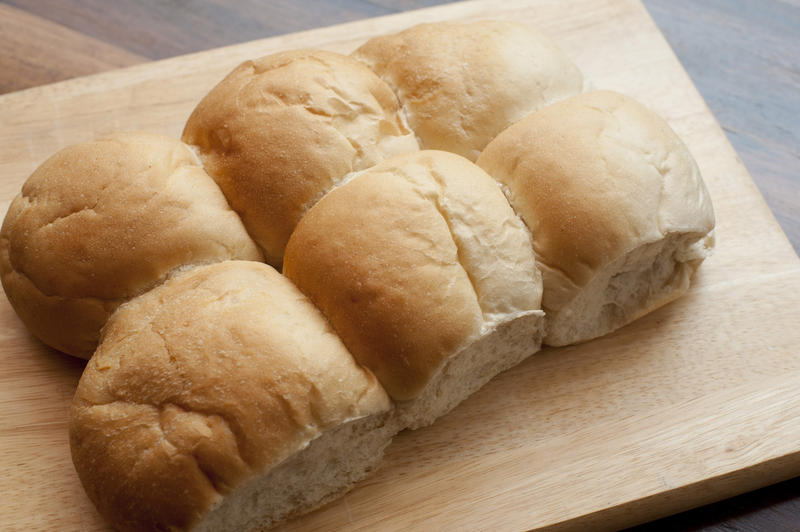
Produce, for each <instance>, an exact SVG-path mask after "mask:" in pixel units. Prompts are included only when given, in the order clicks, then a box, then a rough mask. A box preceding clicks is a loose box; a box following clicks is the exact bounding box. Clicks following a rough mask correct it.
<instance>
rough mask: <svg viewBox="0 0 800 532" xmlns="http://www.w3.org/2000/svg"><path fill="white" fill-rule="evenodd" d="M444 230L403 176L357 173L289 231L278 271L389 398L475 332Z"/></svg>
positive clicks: (402, 395) (470, 302)
mask: <svg viewBox="0 0 800 532" xmlns="http://www.w3.org/2000/svg"><path fill="white" fill-rule="evenodd" d="M457 254H458V250H457V248H456V246H455V244H454V243H453V240H452V238H451V236H450V231H449V229H448V227H447V223H446V221H445V220H444V218H443V217H442V216H441V214H440V213H439V212H438V211H437V210H436V207H435V206H434V205H433V204H431V202H429V201H428V200H427V199H425V198H424V197H421V195H420V193H419V192H418V191H417V190H415V189H414V187H413V186H412V185H411V184H410V183H408V182H407V181H405V180H403V179H396V178H395V179H392V178H391V176H390V175H388V174H383V173H374V172H371V171H367V172H365V173H364V174H362V175H359V176H358V177H357V178H355V179H354V180H352V181H350V182H349V183H347V184H346V185H343V186H342V187H339V188H337V189H335V190H334V191H333V192H331V193H330V194H328V195H327V196H325V197H324V198H323V199H322V200H321V201H320V202H319V203H317V205H315V206H314V207H313V208H312V209H311V210H310V211H309V212H308V214H306V216H305V217H304V218H303V220H302V221H301V222H300V224H299V225H298V226H297V229H296V230H295V232H294V234H293V235H292V238H291V239H290V241H289V244H288V246H287V248H286V257H285V263H284V274H285V275H287V276H288V277H289V278H290V279H292V280H293V281H294V282H295V283H296V284H297V285H298V286H299V287H300V288H301V290H303V291H304V292H305V293H306V294H307V295H309V297H310V298H311V299H312V301H314V303H315V304H316V305H317V306H318V307H319V308H320V309H321V310H322V312H323V313H324V314H325V315H326V316H327V317H328V319H329V320H330V321H331V323H332V324H333V326H334V328H335V329H336V331H337V332H338V333H339V335H340V336H341V337H342V340H343V341H344V343H345V345H347V346H348V348H349V349H350V352H351V353H353V356H354V357H356V360H358V361H359V362H360V363H361V364H363V365H364V366H366V367H368V368H370V369H371V370H372V371H373V373H375V375H376V376H377V377H378V379H379V380H380V382H381V384H383V386H384V388H386V390H387V392H388V393H389V395H390V396H392V397H393V398H395V399H400V400H404V399H411V398H413V397H415V396H416V395H417V394H418V393H419V392H420V390H421V389H422V388H423V387H424V386H425V384H426V383H427V381H428V380H429V379H430V377H431V375H432V374H433V373H434V372H435V371H436V370H437V369H438V368H439V367H440V366H441V364H442V362H443V361H444V360H445V359H446V358H447V357H448V356H450V355H452V354H453V353H454V352H455V350H456V349H457V348H458V347H459V346H460V345H462V344H463V343H464V342H465V341H466V340H467V339H468V338H470V337H473V336H475V335H477V334H478V332H479V330H480V326H481V311H480V307H479V306H478V303H477V299H476V297H475V293H474V291H473V289H472V286H471V284H470V281H469V278H468V277H467V275H466V273H465V272H464V269H463V268H462V267H461V265H460V264H459V262H458V256H457Z"/></svg>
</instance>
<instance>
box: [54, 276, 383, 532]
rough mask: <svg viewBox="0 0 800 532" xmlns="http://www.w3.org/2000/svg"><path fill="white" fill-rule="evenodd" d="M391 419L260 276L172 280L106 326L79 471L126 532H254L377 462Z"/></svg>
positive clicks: (88, 395)
mask: <svg viewBox="0 0 800 532" xmlns="http://www.w3.org/2000/svg"><path fill="white" fill-rule="evenodd" d="M390 407H391V405H390V402H389V399H388V397H387V395H386V393H385V392H384V391H383V389H382V388H381V386H380V385H379V384H378V383H377V381H376V379H375V378H374V376H373V375H372V374H371V373H369V371H367V370H364V369H363V368H361V367H360V366H358V365H357V364H356V363H355V361H354V360H353V358H352V356H351V355H350V354H349V353H348V352H347V350H346V349H345V347H344V346H343V345H342V343H341V341H340V340H339V338H338V337H337V336H336V334H335V333H334V332H333V331H332V330H331V328H330V325H329V324H328V323H327V321H326V320H325V318H324V317H323V316H322V314H320V312H319V311H318V310H317V309H316V308H315V307H314V305H313V304H312V303H311V302H310V301H309V300H308V299H307V298H306V297H305V296H303V294H302V293H301V292H300V291H299V290H297V288H296V287H294V286H293V285H292V284H291V282H289V281H288V280H287V279H286V278H285V277H283V276H281V275H280V274H278V273H277V272H276V271H274V270H273V269H272V268H270V267H269V266H267V265H265V264H261V263H257V262H240V261H231V262H223V263H219V264H215V265H211V266H203V267H198V268H195V269H192V270H190V271H188V272H184V273H181V274H179V275H176V276H175V277H173V278H171V279H169V280H167V281H166V282H165V283H164V284H162V285H161V286H159V287H157V288H155V289H153V290H151V291H150V292H148V293H147V294H144V295H142V296H140V297H138V298H136V299H133V300H132V301H130V302H128V303H127V304H125V305H123V306H121V307H120V308H119V309H118V310H117V312H116V313H115V314H114V315H113V316H112V317H111V319H110V320H109V322H108V324H107V325H106V327H105V329H104V331H103V339H102V342H101V344H100V346H99V347H98V349H97V352H96V353H95V354H94V356H93V357H92V359H91V360H90V361H89V363H88V365H87V367H86V370H85V371H84V374H83V376H82V377H81V380H80V383H79V385H78V389H77V392H76V394H75V397H74V400H73V404H72V410H71V417H70V443H71V448H72V458H73V462H74V464H75V469H76V471H77V472H78V475H79V476H80V479H81V482H82V483H83V486H84V488H85V489H86V492H87V493H88V495H89V497H90V498H91V499H92V501H93V502H94V504H95V505H96V506H97V508H98V510H99V511H100V513H101V514H102V515H103V516H104V517H105V518H106V519H108V520H109V522H110V523H112V524H113V525H114V526H115V527H117V528H119V529H120V530H184V529H188V528H192V527H199V529H201V530H231V531H234V530H235V531H239V530H244V531H246V530H255V529H260V528H261V527H263V526H268V525H269V524H271V523H274V522H276V521H278V520H281V519H283V518H285V517H287V516H289V515H291V514H294V513H297V512H302V511H305V510H308V509H310V508H312V507H314V506H316V505H319V504H320V503H322V502H324V500H326V499H327V498H330V497H332V496H334V495H336V494H340V493H341V492H342V491H343V490H345V489H347V488H349V487H350V486H351V485H352V484H353V483H354V482H355V481H356V480H358V479H360V478H361V477H363V476H364V475H365V474H366V473H367V472H368V471H369V470H370V469H371V468H373V467H374V466H375V464H376V463H377V462H378V461H379V460H380V457H381V454H382V450H383V448H384V447H385V446H386V445H387V444H388V442H389V440H390V438H391V436H392V434H393V433H392V431H391V430H387V428H386V426H385V423H384V421H385V419H386V415H387V412H388V411H389V409H390Z"/></svg>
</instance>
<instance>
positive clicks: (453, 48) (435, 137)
mask: <svg viewBox="0 0 800 532" xmlns="http://www.w3.org/2000/svg"><path fill="white" fill-rule="evenodd" d="M353 57H355V58H356V59H359V60H361V61H363V62H364V63H365V64H366V65H367V66H369V67H370V68H372V69H373V70H374V71H375V72H377V73H378V75H379V76H381V78H382V79H384V80H385V81H386V82H387V83H388V84H389V86H390V87H392V89H394V91H395V93H396V94H397V97H398V99H399V100H400V104H401V105H402V107H403V109H404V111H405V112H406V115H407V117H408V121H409V125H410V126H411V129H413V130H414V132H415V133H416V134H417V137H418V138H419V139H420V145H421V147H422V148H423V149H437V150H447V151H450V152H453V153H457V154H459V155H462V156H464V157H466V158H467V159H470V160H472V161H474V160H475V159H477V157H478V155H479V154H480V152H481V150H482V149H483V148H484V147H485V146H486V144H488V143H489V141H490V140H491V139H492V138H494V137H495V136H496V135H497V134H498V133H500V132H501V131H502V130H504V129H505V128H507V127H508V126H509V125H511V124H512V123H514V122H516V121H517V120H519V119H521V118H522V117H524V116H526V115H527V114H529V113H531V112H533V111H535V110H537V109H539V108H541V107H543V106H545V105H547V104H549V103H552V102H555V101H558V100H560V99H563V98H566V97H568V96H572V95H574V94H577V93H579V92H580V91H581V90H582V87H583V78H582V76H581V73H580V71H579V70H578V69H577V67H575V65H573V64H572V62H571V61H570V60H569V59H568V58H567V57H566V56H565V55H564V54H563V53H562V52H561V50H559V49H558V48H557V47H556V45H555V44H553V43H552V42H551V41H550V40H549V39H547V38H546V37H544V36H543V35H540V34H538V33H536V32H534V31H532V30H531V29H530V28H528V27H526V26H523V25H521V24H516V23H513V22H502V21H492V20H483V21H477V22H470V23H452V22H437V23H435V24H420V25H417V26H414V27H412V28H409V29H407V30H404V31H401V32H400V33H397V34H394V35H382V36H379V37H375V38H373V39H371V40H369V41H367V43H365V44H364V45H362V46H361V47H360V48H358V49H357V50H356V51H355V52H353Z"/></svg>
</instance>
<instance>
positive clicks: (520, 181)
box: [477, 91, 714, 312]
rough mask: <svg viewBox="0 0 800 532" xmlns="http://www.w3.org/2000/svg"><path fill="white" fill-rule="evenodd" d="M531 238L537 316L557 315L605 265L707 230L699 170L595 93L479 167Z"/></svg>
mask: <svg viewBox="0 0 800 532" xmlns="http://www.w3.org/2000/svg"><path fill="white" fill-rule="evenodd" d="M477 163H478V165H479V166H481V167H482V168H483V169H484V170H486V171H487V173H489V175H491V176H492V177H494V178H495V179H497V180H498V181H500V182H501V183H502V184H503V185H504V186H505V187H506V190H507V193H508V197H509V200H510V202H511V204H512V206H513V207H514V209H515V210H516V211H517V212H518V213H519V214H520V215H521V217H522V219H523V220H524V221H525V223H526V224H527V225H528V227H529V229H530V230H531V233H532V235H533V244H534V250H535V251H536V256H537V260H538V261H539V263H540V265H541V268H542V271H543V273H544V278H545V285H544V296H543V307H544V309H545V311H546V312H554V311H558V310H559V309H560V308H562V307H563V306H564V305H566V304H567V303H569V301H571V300H572V298H574V297H575V296H576V295H577V293H578V292H579V291H580V290H581V289H582V288H583V287H584V286H586V285H587V283H589V281H590V280H591V279H592V278H593V277H594V276H595V275H596V274H597V272H598V271H600V270H602V269H603V268H604V267H605V266H606V265H608V264H610V263H611V262H612V261H614V260H616V259H617V258H619V257H621V256H623V255H624V254H626V253H628V252H630V251H632V250H633V249H634V248H636V247H638V246H640V245H643V244H646V243H649V242H655V241H658V240H660V239H662V238H663V237H664V236H665V235H667V234H670V233H696V235H697V238H698V239H699V238H700V237H702V236H703V235H705V234H707V233H709V232H710V231H711V230H712V228H713V227H714V212H713V209H712V206H711V200H710V198H709V195H708V191H707V190H706V188H705V184H704V183H703V181H702V178H701V177H700V173H699V170H698V168H697V164H696V163H695V161H694V159H693V158H692V156H691V154H690V153H689V151H688V149H687V148H686V146H685V145H684V144H683V143H682V142H681V140H680V139H679V138H678V137H677V135H675V133H674V132H673V131H672V130H671V129H670V128H669V126H668V125H667V123H666V122H664V120H662V119H661V118H659V117H658V116H657V115H655V114H654V113H653V112H651V111H650V110H648V109H647V108H645V107H644V106H643V105H641V104H639V103H637V102H636V101H634V100H633V99H631V98H629V97H627V96H623V95H621V94H617V93H613V92H608V91H596V92H589V93H584V94H581V95H579V96H575V97H573V98H570V99H568V100H564V101H562V102H559V103H556V104H553V105H551V106H548V107H546V108H544V109H542V110H540V111H538V112H536V113H534V114H532V115H530V116H529V117H527V118H525V119H524V120H522V121H520V122H518V123H517V124H515V125H513V126H511V127H510V128H508V129H507V130H505V131H504V132H503V133H501V134H500V135H498V137H497V138H496V139H495V140H494V141H492V142H491V143H490V144H489V145H488V146H487V147H486V150H484V152H483V153H482V154H481V157H480V158H479V159H478V161H477Z"/></svg>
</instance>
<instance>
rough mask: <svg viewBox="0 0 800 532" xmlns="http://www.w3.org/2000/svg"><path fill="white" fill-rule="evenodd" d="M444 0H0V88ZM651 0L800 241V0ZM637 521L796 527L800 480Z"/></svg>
mask: <svg viewBox="0 0 800 532" xmlns="http://www.w3.org/2000/svg"><path fill="white" fill-rule="evenodd" d="M441 3H445V2H443V1H441V0H438V1H437V0H399V1H390V0H325V1H310V0H277V1H271V2H263V3H259V2H255V1H253V0H249V1H241V2H236V3H227V2H223V1H221V0H192V1H191V2H189V1H180V0H170V1H164V0H136V1H128V2H103V1H101V0H0V50H2V53H1V54H0V93H6V92H12V91H16V90H22V89H25V88H28V87H34V86H37V85H43V84H47V83H52V82H55V81H59V80H64V79H69V78H73V77H77V76H82V75H87V74H92V73H96V72H102V71H106V70H110V69H114V68H118V67H124V66H129V65H133V64H136V63H142V62H146V61H150V60H153V59H161V58H165V57H170V56H174V55H179V54H184V53H189V52H194V51H199V50H205V49H209V48H215V47H218V46H223V45H226V44H232V43H237V42H244V41H249V40H253V39H258V38H263V37H267V36H271V35H279V34H283V33H290V32H294V31H300V30H304V29H310V28H314V27H318V26H323V25H331V24H336V23H340V22H346V21H350V20H357V19H361V18H367V17H373V16H378V15H383V14H387V13H392V12H397V11H405V10H410V9H415V8H420V7H425V6H428V5H433V4H441ZM644 4H645V5H646V7H647V8H648V10H649V11H650V13H651V15H652V16H653V18H654V20H655V22H656V23H657V24H658V26H659V27H660V28H661V30H662V31H663V32H664V34H665V36H666V38H667V40H668V41H669V42H670V44H671V45H672V47H673V49H674V50H675V53H676V55H677V56H678V58H679V59H680V61H681V62H682V63H683V65H684V67H685V68H686V70H687V72H688V73H689V75H690V76H691V77H692V79H693V81H694V83H695V84H696V86H697V88H698V89H699V91H700V93H701V94H702V95H703V97H704V98H705V100H706V102H707V103H708V105H709V107H710V109H711V111H712V112H713V113H714V115H715V116H716V118H717V120H718V121H719V123H720V125H721V126H722V127H723V129H724V130H725V132H726V133H727V135H728V137H729V139H730V140H731V142H732V144H733V145H734V147H735V149H736V150H737V152H738V153H739V155H740V157H741V159H742V161H743V162H744V164H745V166H746V167H747V168H748V170H749V171H750V174H751V175H752V177H753V179H754V180H755V182H756V184H757V185H758V187H759V188H760V190H761V192H762V194H763V195H764V197H765V199H766V201H767V203H768V204H769V206H770V208H771V209H772V211H773V213H774V214H775V216H776V218H777V220H778V222H779V223H780V225H781V227H782V228H783V230H784V232H785V233H786V234H787V236H788V237H789V240H790V241H791V242H792V244H793V245H794V247H795V250H800V171H799V170H800V120H798V117H800V39H798V38H797V35H798V34H800V3H798V2H797V0H783V1H780V0H749V1H748V0H736V1H726V0H702V1H690V0H678V1H671V0H644ZM743 215H746V213H743ZM641 529H642V530H653V529H655V530H708V531H712V530H714V531H717V530H719V531H722V530H726V531H727V530H770V531H771V530H800V479H795V480H792V481H789V482H785V483H783V484H779V485H776V486H772V487H769V488H765V489H762V490H759V491H756V492H752V493H749V494H745V495H742V496H739V497H736V498H733V499H730V500H727V501H723V502H721V503H717V504H714V505H710V506H706V507H703V508H699V509H697V510H693V511H690V512H686V513H683V514H679V515H676V516H673V517H670V518H667V519H662V520H661V521H657V522H654V523H651V524H649V525H646V526H644V527H641Z"/></svg>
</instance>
